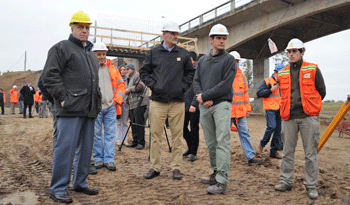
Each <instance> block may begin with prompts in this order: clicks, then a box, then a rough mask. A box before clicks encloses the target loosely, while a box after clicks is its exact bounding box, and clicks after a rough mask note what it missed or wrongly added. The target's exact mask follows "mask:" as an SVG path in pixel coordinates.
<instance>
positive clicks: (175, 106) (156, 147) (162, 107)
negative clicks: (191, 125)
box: [149, 100, 185, 172]
mask: <svg viewBox="0 0 350 205" xmlns="http://www.w3.org/2000/svg"><path fill="white" fill-rule="evenodd" d="M166 118H169V125H170V131H171V136H172V155H171V164H170V165H171V168H172V170H175V169H179V170H181V166H182V141H181V139H182V135H183V124H184V119H185V103H184V102H169V103H163V102H158V101H154V100H151V101H150V113H149V120H150V125H151V140H152V143H151V156H150V161H151V168H153V169H154V170H155V171H157V172H160V171H161V162H160V156H161V148H160V145H161V141H162V137H163V130H164V125H165V119H166Z"/></svg>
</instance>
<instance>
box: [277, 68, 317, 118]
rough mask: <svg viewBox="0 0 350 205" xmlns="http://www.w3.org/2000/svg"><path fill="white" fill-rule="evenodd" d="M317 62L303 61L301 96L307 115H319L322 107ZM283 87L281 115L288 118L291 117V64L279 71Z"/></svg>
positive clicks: (300, 76) (300, 78) (300, 82)
mask: <svg viewBox="0 0 350 205" xmlns="http://www.w3.org/2000/svg"><path fill="white" fill-rule="evenodd" d="M316 68H317V65H316V64H312V63H307V62H303V64H302V65H301V69H300V74H299V85H300V96H301V103H302V106H303V110H304V112H305V113H306V114H307V115H311V116H312V115H319V114H320V111H321V107H322V98H321V95H320V94H319V93H318V91H317V90H316V87H315V76H316ZM278 78H279V81H280V88H281V117H282V120H288V119H289V117H290V98H291V89H292V88H291V87H292V86H291V78H290V65H288V66H286V67H285V68H284V69H282V70H281V71H280V72H279V73H278Z"/></svg>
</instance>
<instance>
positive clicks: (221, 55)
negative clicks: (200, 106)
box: [193, 50, 237, 105]
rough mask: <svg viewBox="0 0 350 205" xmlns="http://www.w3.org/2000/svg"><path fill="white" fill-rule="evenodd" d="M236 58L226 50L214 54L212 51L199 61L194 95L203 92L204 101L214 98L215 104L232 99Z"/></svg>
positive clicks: (194, 83)
mask: <svg viewBox="0 0 350 205" xmlns="http://www.w3.org/2000/svg"><path fill="white" fill-rule="evenodd" d="M236 71H237V66H236V60H235V58H234V57H233V56H232V55H230V54H228V53H227V52H226V51H225V50H221V51H219V52H218V53H217V54H215V55H214V56H213V54H212V51H210V52H209V54H207V55H205V56H203V57H201V58H200V59H199V61H198V65H197V71H196V74H195V76H194V79H193V91H194V95H197V94H200V93H202V99H203V101H204V102H205V101H208V100H213V101H214V105H215V104H219V103H220V102H223V101H228V102H231V101H232V97H233V91H232V83H233V80H234V78H235V76H236Z"/></svg>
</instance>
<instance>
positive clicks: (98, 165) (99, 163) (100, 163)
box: [95, 161, 103, 169]
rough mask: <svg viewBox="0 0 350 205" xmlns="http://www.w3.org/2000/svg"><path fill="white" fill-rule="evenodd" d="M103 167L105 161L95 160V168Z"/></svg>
mask: <svg viewBox="0 0 350 205" xmlns="http://www.w3.org/2000/svg"><path fill="white" fill-rule="evenodd" d="M102 167H103V162H102V161H98V162H95V168H96V169H101V168H102Z"/></svg>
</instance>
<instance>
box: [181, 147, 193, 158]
mask: <svg viewBox="0 0 350 205" xmlns="http://www.w3.org/2000/svg"><path fill="white" fill-rule="evenodd" d="M190 154H191V153H190V150H189V149H187V150H186V151H185V152H184V153H182V156H184V157H187V156H188V155H190Z"/></svg>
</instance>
